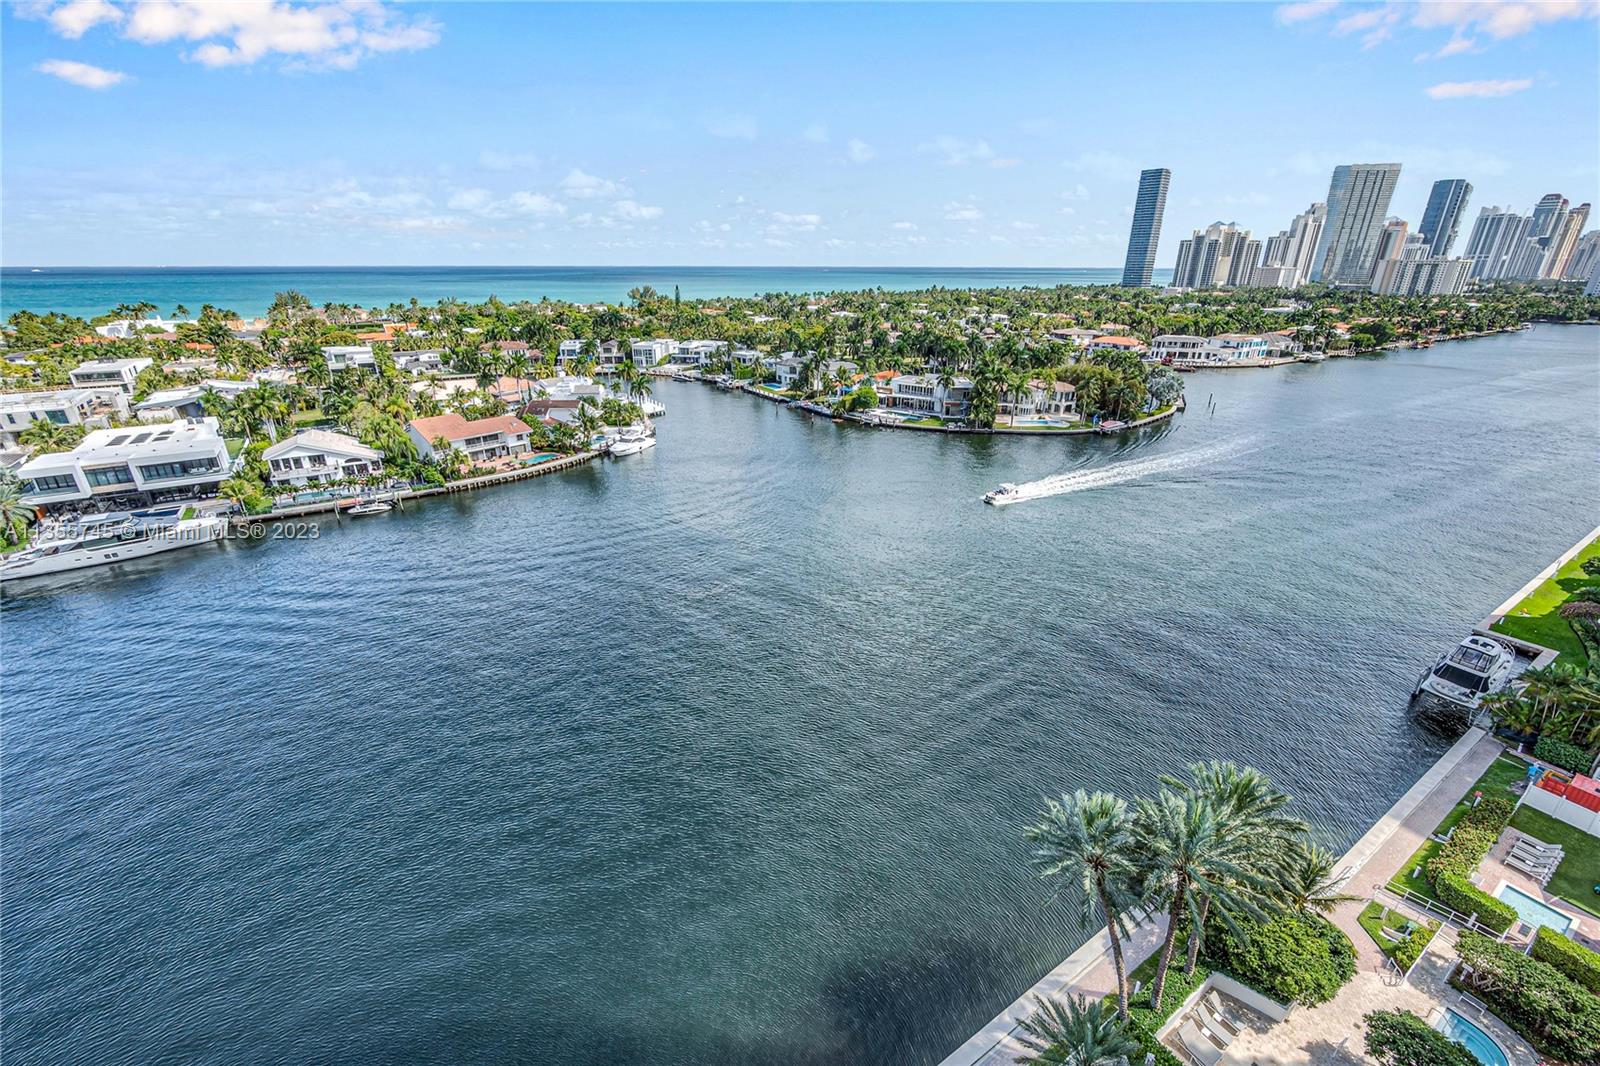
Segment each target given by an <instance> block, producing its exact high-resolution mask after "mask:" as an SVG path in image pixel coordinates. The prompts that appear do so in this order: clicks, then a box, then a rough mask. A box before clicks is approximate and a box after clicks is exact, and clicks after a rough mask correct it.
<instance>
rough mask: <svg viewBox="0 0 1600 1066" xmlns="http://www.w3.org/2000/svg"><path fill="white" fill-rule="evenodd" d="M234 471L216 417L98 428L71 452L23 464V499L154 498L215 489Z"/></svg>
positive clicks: (53, 502) (56, 502)
mask: <svg viewBox="0 0 1600 1066" xmlns="http://www.w3.org/2000/svg"><path fill="white" fill-rule="evenodd" d="M232 471H233V460H232V459H231V458H230V457H229V455H228V445H227V442H226V441H225V440H223V438H222V431H221V428H220V426H218V424H217V420H216V419H215V418H192V419H188V420H185V421H183V422H166V423H162V424H160V425H153V426H131V427H127V428H123V429H97V430H95V431H94V432H92V433H90V434H89V435H88V436H87V437H85V438H84V439H83V443H82V444H79V445H78V446H77V447H76V448H74V449H72V450H71V451H70V452H55V453H53V454H50V455H41V456H38V457H36V458H33V459H30V460H28V461H27V462H26V463H23V464H22V466H21V467H19V468H18V470H17V476H18V477H20V478H21V479H22V481H23V496H22V501H23V502H24V503H26V504H31V505H35V506H41V507H56V506H61V505H67V504H74V503H78V502H81V501H83V500H87V499H90V498H91V497H100V496H137V497H143V500H142V502H145V503H155V502H158V501H160V500H166V499H179V498H186V497H194V496H200V495H208V494H211V493H214V492H215V491H216V488H217V486H218V485H219V484H221V483H222V482H223V481H224V480H226V479H227V477H228V476H229V474H230V473H232Z"/></svg>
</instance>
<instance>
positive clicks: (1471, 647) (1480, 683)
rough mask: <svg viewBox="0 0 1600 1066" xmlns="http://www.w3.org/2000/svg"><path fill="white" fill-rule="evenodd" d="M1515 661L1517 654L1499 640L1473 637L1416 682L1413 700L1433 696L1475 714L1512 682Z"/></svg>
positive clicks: (1458, 646)
mask: <svg viewBox="0 0 1600 1066" xmlns="http://www.w3.org/2000/svg"><path fill="white" fill-rule="evenodd" d="M1516 659H1517V657H1516V653H1515V652H1513V651H1512V650H1511V649H1510V648H1508V647H1506V646H1505V645H1504V644H1502V643H1500V642H1499V641H1498V640H1491V639H1489V638H1488V637H1483V636H1479V635H1478V634H1476V633H1474V634H1473V635H1472V636H1470V637H1468V638H1467V639H1466V640H1463V641H1462V642H1461V643H1460V644H1457V645H1456V646H1455V647H1454V648H1451V649H1450V650H1449V651H1448V652H1446V653H1445V654H1443V655H1441V656H1439V661H1438V662H1436V663H1434V664H1433V667H1432V669H1430V670H1429V671H1428V672H1427V673H1425V674H1423V675H1422V678H1421V680H1419V681H1418V682H1417V688H1416V691H1415V692H1413V693H1412V694H1411V698H1412V699H1416V698H1417V697H1419V696H1424V695H1427V696H1433V697H1436V698H1438V699H1441V700H1444V701H1446V702H1447V703H1454V704H1456V705H1457V706H1460V707H1465V708H1467V709H1469V710H1476V709H1477V706H1478V704H1480V703H1482V702H1483V697H1485V696H1487V695H1488V694H1489V693H1491V692H1498V691H1499V690H1500V689H1502V688H1504V687H1505V686H1506V683H1507V682H1508V681H1510V680H1511V670H1512V667H1513V666H1514V665H1515V664H1516Z"/></svg>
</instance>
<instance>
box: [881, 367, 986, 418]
mask: <svg viewBox="0 0 1600 1066" xmlns="http://www.w3.org/2000/svg"><path fill="white" fill-rule="evenodd" d="M971 393H972V379H971V378H967V377H956V378H952V379H951V382H950V384H949V385H948V386H945V385H941V384H939V377H938V375H935V374H901V375H900V376H899V377H897V378H895V379H894V380H892V381H890V382H889V406H890V407H893V408H895V409H896V410H899V411H914V412H916V413H918V414H924V415H933V416H934V417H936V418H944V419H952V420H956V421H960V420H962V419H965V418H966V417H967V411H968V398H969V397H970V395H971Z"/></svg>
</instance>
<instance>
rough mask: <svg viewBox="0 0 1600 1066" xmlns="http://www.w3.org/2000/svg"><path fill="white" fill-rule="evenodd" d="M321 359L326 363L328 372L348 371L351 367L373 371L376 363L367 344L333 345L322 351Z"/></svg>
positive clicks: (370, 347)
mask: <svg viewBox="0 0 1600 1066" xmlns="http://www.w3.org/2000/svg"><path fill="white" fill-rule="evenodd" d="M322 358H324V359H326V360H327V361H328V369H329V370H349V369H351V368H352V367H362V368H364V369H366V370H372V369H374V368H375V367H376V366H377V365H378V363H377V359H375V358H374V357H373V354H372V346H371V345H369V344H334V345H330V346H328V347H326V348H323V349H322Z"/></svg>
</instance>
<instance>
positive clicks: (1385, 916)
mask: <svg viewBox="0 0 1600 1066" xmlns="http://www.w3.org/2000/svg"><path fill="white" fill-rule="evenodd" d="M1356 921H1357V923H1359V924H1360V926H1361V928H1363V929H1365V930H1366V931H1367V935H1368V936H1370V937H1371V938H1372V942H1373V943H1374V944H1377V945H1378V950H1380V951H1382V952H1383V953H1384V955H1385V956H1387V957H1388V958H1391V959H1393V958H1395V952H1396V951H1398V950H1399V949H1400V945H1401V943H1402V941H1400V940H1396V939H1395V938H1394V937H1392V936H1388V935H1386V934H1385V933H1384V931H1383V930H1384V928H1385V927H1387V928H1389V929H1392V930H1394V931H1396V932H1398V931H1399V930H1401V929H1404V928H1406V927H1407V926H1415V925H1420V926H1422V927H1423V928H1425V929H1427V930H1429V932H1428V934H1427V936H1425V937H1423V938H1422V939H1421V941H1420V942H1419V943H1418V944H1417V948H1416V950H1417V954H1418V955H1420V954H1421V950H1422V949H1423V948H1424V947H1426V946H1427V945H1428V942H1429V941H1431V940H1432V939H1433V935H1434V934H1435V933H1437V932H1438V931H1439V926H1438V923H1436V922H1413V921H1412V920H1411V919H1410V918H1408V917H1406V916H1405V915H1404V914H1402V913H1400V912H1399V911H1392V910H1390V909H1389V908H1388V907H1385V906H1384V905H1383V904H1381V903H1379V902H1378V901H1376V900H1374V901H1372V902H1371V903H1368V904H1367V905H1366V906H1365V907H1364V908H1362V911H1361V915H1360V916H1359V917H1358V918H1356ZM1395 961H1396V963H1397V964H1398V965H1399V966H1400V968H1401V969H1403V970H1405V969H1410V968H1411V965H1410V964H1411V963H1412V962H1414V961H1416V956H1413V957H1412V958H1411V959H1410V960H1407V959H1396V960H1395Z"/></svg>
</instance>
